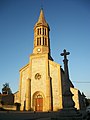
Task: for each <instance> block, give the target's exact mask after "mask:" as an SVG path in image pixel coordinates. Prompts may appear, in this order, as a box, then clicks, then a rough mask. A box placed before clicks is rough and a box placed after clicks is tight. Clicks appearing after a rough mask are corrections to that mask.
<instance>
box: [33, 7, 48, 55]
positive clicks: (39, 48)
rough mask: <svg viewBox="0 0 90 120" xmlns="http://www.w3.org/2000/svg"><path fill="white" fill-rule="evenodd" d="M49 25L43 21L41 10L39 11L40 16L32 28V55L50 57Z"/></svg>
mask: <svg viewBox="0 0 90 120" xmlns="http://www.w3.org/2000/svg"><path fill="white" fill-rule="evenodd" d="M49 31H50V29H49V25H48V23H47V22H46V20H45V17H44V12H43V9H41V11H40V16H39V19H38V21H37V23H36V24H35V26H34V49H33V53H34V54H44V53H47V54H49V55H50V40H49Z"/></svg>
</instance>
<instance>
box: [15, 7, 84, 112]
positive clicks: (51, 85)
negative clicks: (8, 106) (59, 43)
mask: <svg viewBox="0 0 90 120" xmlns="http://www.w3.org/2000/svg"><path fill="white" fill-rule="evenodd" d="M49 32H50V27H49V25H48V23H47V22H46V20H45V17H44V12H43V9H41V11H40V16H39V18H38V21H37V22H36V24H35V25H34V41H33V42H34V48H33V53H32V54H31V55H30V59H29V62H28V64H27V65H25V66H24V67H22V68H21V69H20V82H19V89H18V91H17V92H16V93H15V94H14V103H19V104H20V110H21V111H23V110H27V111H29V110H31V111H58V110H60V109H63V108H64V107H66V106H68V105H69V104H70V105H71V106H74V107H75V108H77V109H81V108H83V107H84V106H85V103H84V99H83V96H82V94H81V93H80V91H79V90H78V89H76V88H74V85H73V84H72V82H71V81H70V79H69V78H68V81H67V80H66V79H65V70H63V69H62V68H61V65H60V64H58V63H56V62H54V60H53V58H52V56H51V53H50V38H49ZM65 52H66V50H64V53H65ZM64 53H63V54H64ZM63 54H62V55H63ZM68 91H69V92H68ZM65 95H66V96H69V97H68V99H66V97H65ZM71 99H72V100H71ZM69 101H71V102H69Z"/></svg>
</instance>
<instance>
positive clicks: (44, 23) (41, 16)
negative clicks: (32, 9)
mask: <svg viewBox="0 0 90 120" xmlns="http://www.w3.org/2000/svg"><path fill="white" fill-rule="evenodd" d="M39 25H44V26H46V27H48V23H47V22H46V20H45V17H44V12H43V8H42V9H41V11H40V16H39V19H38V22H37V23H36V24H35V26H39Z"/></svg>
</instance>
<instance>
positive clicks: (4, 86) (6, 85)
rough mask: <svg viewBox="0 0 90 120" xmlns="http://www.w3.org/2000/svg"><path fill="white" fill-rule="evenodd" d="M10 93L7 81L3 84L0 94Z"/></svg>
mask: <svg viewBox="0 0 90 120" xmlns="http://www.w3.org/2000/svg"><path fill="white" fill-rule="evenodd" d="M11 93H12V91H11V89H10V87H9V83H5V84H3V88H2V94H11Z"/></svg>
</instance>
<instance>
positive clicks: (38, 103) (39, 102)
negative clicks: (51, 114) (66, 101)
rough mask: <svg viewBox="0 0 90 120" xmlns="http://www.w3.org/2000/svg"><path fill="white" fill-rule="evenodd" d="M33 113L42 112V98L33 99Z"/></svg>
mask: <svg viewBox="0 0 90 120" xmlns="http://www.w3.org/2000/svg"><path fill="white" fill-rule="evenodd" d="M35 111H43V98H42V97H39V98H38V97H37V98H36V99H35Z"/></svg>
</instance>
